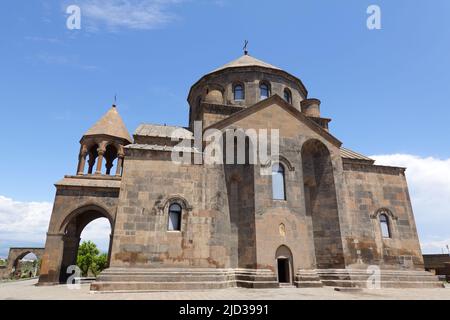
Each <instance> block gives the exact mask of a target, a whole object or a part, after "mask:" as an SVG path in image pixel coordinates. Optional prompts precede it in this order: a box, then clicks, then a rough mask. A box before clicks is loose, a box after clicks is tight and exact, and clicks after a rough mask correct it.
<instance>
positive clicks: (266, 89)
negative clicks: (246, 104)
mask: <svg viewBox="0 0 450 320" xmlns="http://www.w3.org/2000/svg"><path fill="white" fill-rule="evenodd" d="M259 91H260V98H261V100H264V99H267V98H269V97H270V86H269V85H268V84H267V83H265V82H263V83H261V84H260V85H259Z"/></svg>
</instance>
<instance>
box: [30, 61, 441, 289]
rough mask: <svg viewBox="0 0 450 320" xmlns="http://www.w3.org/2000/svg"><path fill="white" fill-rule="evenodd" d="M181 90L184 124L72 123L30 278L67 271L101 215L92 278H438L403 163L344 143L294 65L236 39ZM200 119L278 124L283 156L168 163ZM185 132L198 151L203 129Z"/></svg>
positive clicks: (350, 281) (226, 125)
mask: <svg viewBox="0 0 450 320" xmlns="http://www.w3.org/2000/svg"><path fill="white" fill-rule="evenodd" d="M187 101H188V103H189V121H188V126H187V127H185V128H181V127H172V126H166V125H152V124H142V125H140V126H139V127H138V128H137V129H136V131H135V132H134V135H133V136H132V137H131V136H130V134H129V132H128V130H127V128H126V127H125V125H124V123H123V121H122V119H121V117H120V115H119V113H118V110H117V107H116V106H114V105H113V106H112V107H111V108H110V109H109V111H108V112H107V113H106V114H105V115H104V117H103V118H101V119H100V120H99V121H98V122H97V123H96V124H95V125H94V126H93V127H91V128H90V129H89V130H88V131H87V132H86V133H85V134H84V135H83V136H82V138H81V140H80V145H81V147H80V153H79V158H78V159H79V161H78V167H77V171H76V174H75V175H67V176H65V177H64V178H63V179H62V180H60V181H58V182H57V183H56V184H55V186H56V197H55V202H54V207H53V212H52V216H51V220H50V225H49V229H48V233H47V240H46V244H45V252H44V255H43V258H42V266H41V276H40V279H39V284H40V285H46V284H56V283H61V282H65V281H66V280H67V278H68V277H69V276H70V275H71V273H72V270H71V269H68V267H69V266H71V265H74V264H76V255H77V250H78V246H79V243H80V234H81V232H82V231H83V229H84V227H85V226H87V224H89V223H90V222H91V221H93V220H95V219H97V218H100V217H105V218H107V219H108V220H109V222H110V224H111V230H112V232H111V236H110V246H109V267H108V268H107V269H106V270H104V271H103V272H102V273H101V274H100V275H99V276H98V277H97V279H96V281H95V282H94V283H92V285H91V289H92V290H99V291H115V290H125V291H128V290H129V291H145V290H172V289H173V290H180V289H184V290H194V289H210V288H211V289H213V288H227V287H236V286H238V287H247V288H273V287H279V286H296V287H319V286H336V287H367V286H368V285H369V284H370V283H372V282H373V283H375V284H378V285H380V286H381V287H437V286H441V285H440V284H439V282H438V281H437V280H436V278H435V277H433V276H432V275H431V274H430V273H428V272H425V271H424V266H423V259H422V254H421V250H420V245H419V239H418V235H417V231H416V225H415V221H414V216H413V211H412V207H411V202H410V198H409V193H408V186H407V182H406V179H405V169H404V168H397V167H386V166H378V165H375V164H374V161H373V160H372V159H370V158H368V157H366V156H363V155H361V154H358V153H356V152H353V151H351V150H349V149H346V148H344V147H342V142H341V141H340V140H339V139H338V138H337V137H335V136H334V135H333V134H332V131H331V130H330V128H329V123H330V121H331V119H329V118H326V117H324V116H323V114H322V113H321V107H320V101H319V100H318V99H313V98H309V97H308V91H307V89H306V88H305V86H304V84H303V83H302V81H301V80H300V79H299V78H297V77H296V76H294V75H293V74H291V73H289V72H287V71H285V70H282V69H280V68H277V67H275V66H273V65H270V64H268V63H266V62H263V61H260V60H258V59H256V58H254V57H252V56H250V55H249V54H248V53H247V52H246V53H245V54H244V55H243V56H241V57H240V58H238V59H237V60H235V61H232V62H230V63H228V64H226V65H224V66H222V67H220V68H218V69H216V70H214V71H212V72H210V73H208V74H206V75H204V76H203V77H202V78H201V79H200V80H198V81H197V82H196V83H195V84H194V85H193V86H192V87H191V89H190V92H189V94H188V98H187ZM199 121H200V122H201V124H202V127H203V131H206V130H208V129H216V130H220V131H225V130H227V129H230V128H234V129H236V128H240V129H248V128H252V129H256V130H258V129H262V130H264V129H278V130H279V156H278V157H277V158H276V161H272V160H270V159H269V161H268V162H267V163H256V164H251V163H249V162H248V161H244V163H242V164H237V163H236V164H216V165H214V164H213V165H206V164H205V163H194V162H193V163H181V164H180V163H175V162H174V161H172V153H173V151H174V150H175V147H176V145H177V139H184V140H187V141H193V140H194V136H195V135H194V123H196V122H199ZM380 143H382V141H380ZM191 146H192V147H189V146H188V147H186V148H185V149H184V152H187V153H191V154H192V155H194V154H196V155H200V156H202V155H203V154H204V150H202V148H204V147H205V146H206V142H205V141H203V143H201V144H200V148H198V147H194V144H192V145H191ZM263 167H268V168H269V169H271V172H272V174H262V170H261V169H262V168H263ZM374 276H376V277H377V278H376V279H377V280H379V281H372V280H371V279H373V278H371V277H374ZM371 281H372V282H371Z"/></svg>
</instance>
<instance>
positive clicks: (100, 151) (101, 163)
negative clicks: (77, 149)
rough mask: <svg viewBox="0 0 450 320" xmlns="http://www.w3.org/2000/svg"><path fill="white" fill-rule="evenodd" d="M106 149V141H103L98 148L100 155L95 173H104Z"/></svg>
mask: <svg viewBox="0 0 450 320" xmlns="http://www.w3.org/2000/svg"><path fill="white" fill-rule="evenodd" d="M105 151H106V148H105V143H102V144H101V145H100V147H99V148H98V149H97V152H98V157H97V169H96V170H95V174H102V165H103V155H104V154H105Z"/></svg>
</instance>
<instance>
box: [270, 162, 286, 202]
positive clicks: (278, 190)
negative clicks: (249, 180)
mask: <svg viewBox="0 0 450 320" xmlns="http://www.w3.org/2000/svg"><path fill="white" fill-rule="evenodd" d="M272 197H273V200H286V192H285V184H284V167H283V165H281V164H279V163H277V164H274V165H273V166H272Z"/></svg>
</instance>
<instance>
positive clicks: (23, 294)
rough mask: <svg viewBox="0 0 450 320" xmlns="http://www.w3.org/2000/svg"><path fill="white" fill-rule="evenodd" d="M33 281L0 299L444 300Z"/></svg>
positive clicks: (439, 294) (419, 292) (449, 294)
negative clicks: (129, 289)
mask: <svg viewBox="0 0 450 320" xmlns="http://www.w3.org/2000/svg"><path fill="white" fill-rule="evenodd" d="M36 282H37V280H28V281H18V282H4V283H0V300H5V299H6V300H17V299H19V300H28V299H45V300H86V299H88V300H114V299H120V300H185V299H186V300H252V299H256V300H270V299H278V300H340V299H351V300H355V299H357V300H372V299H377V300H378V299H396V300H397V299H402V300H404V299H408V300H409V299H426V300H429V299H445V300H450V287H447V288H445V289H380V290H363V291H362V292H337V291H334V289H333V288H311V289H297V288H280V289H253V290H252V289H243V288H233V289H223V290H209V291H189V292H186V291H175V292H150V293H91V292H89V285H86V284H84V285H82V286H81V289H79V290H69V289H68V288H67V287H66V286H65V285H60V286H52V287H36V286H35V284H36Z"/></svg>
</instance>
